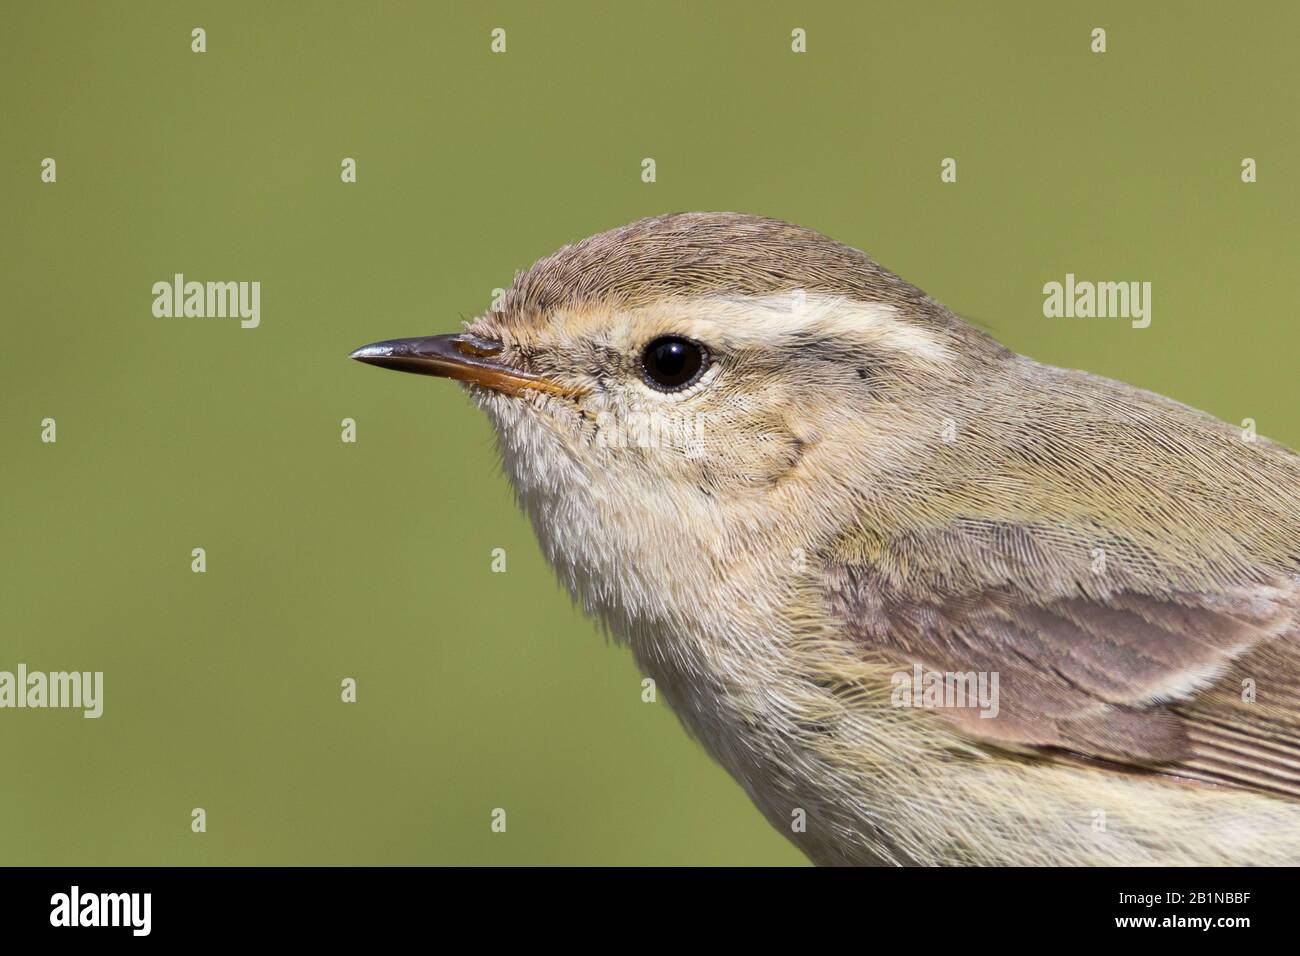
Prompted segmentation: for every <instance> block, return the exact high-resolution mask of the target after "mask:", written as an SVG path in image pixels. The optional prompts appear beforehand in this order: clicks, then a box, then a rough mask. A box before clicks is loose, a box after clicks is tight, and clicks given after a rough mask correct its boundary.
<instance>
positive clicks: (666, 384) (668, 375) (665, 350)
mask: <svg viewBox="0 0 1300 956" xmlns="http://www.w3.org/2000/svg"><path fill="white" fill-rule="evenodd" d="M708 365H709V353H708V351H707V350H706V349H705V348H704V346H703V345H701V344H700V343H699V342H692V341H691V340H690V339H684V338H682V337H680V336H677V335H665V336H662V337H661V338H657V339H655V340H654V341H653V342H651V343H650V344H649V345H647V346H646V347H645V351H644V352H642V353H641V369H642V371H643V372H644V373H645V380H646V384H648V385H649V386H650V387H651V388H657V389H659V390H660V391H661V392H676V391H678V390H680V389H683V388H685V387H686V386H688V385H693V384H695V382H696V381H697V380H698V379H699V377H700V376H701V375H703V374H704V370H705V369H706V368H708Z"/></svg>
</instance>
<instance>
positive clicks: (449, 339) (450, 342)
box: [348, 333, 582, 396]
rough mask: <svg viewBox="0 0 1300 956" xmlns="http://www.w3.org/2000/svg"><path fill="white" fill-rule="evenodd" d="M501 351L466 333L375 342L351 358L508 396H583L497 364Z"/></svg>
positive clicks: (529, 373) (491, 344) (574, 389)
mask: <svg viewBox="0 0 1300 956" xmlns="http://www.w3.org/2000/svg"><path fill="white" fill-rule="evenodd" d="M501 350H502V347H501V343H500V342H492V341H489V340H487V339H481V338H478V337H477V336H473V335H469V334H465V333H462V334H460V335H430V336H427V337H425V338H416V339H389V340H388V341H387V342H375V343H373V344H371V345H363V346H361V348H359V349H357V350H356V351H355V352H353V353H352V354H351V355H349V356H348V358H354V359H356V360H357V361H358V362H365V363H366V364H367V365H378V366H379V367H380V368H391V369H396V370H397V371H399V372H416V373H417V374H420V375H438V376H441V377H442V378H454V379H456V380H457V381H460V382H470V383H471V384H474V385H481V386H483V387H484V388H490V389H492V390H494V391H497V392H505V393H506V394H507V395H522V394H524V393H525V392H528V391H535V392H547V393H550V394H552V395H568V396H573V395H578V394H580V393H581V391H582V390H581V389H577V388H574V387H572V386H569V385H564V384H562V383H560V382H556V381H554V380H553V379H548V378H543V377H542V376H540V375H534V374H533V373H531V372H525V371H522V370H520V369H515V368H511V367H510V366H509V365H505V364H504V363H502V362H498V361H496V357H497V356H498V355H500V354H501Z"/></svg>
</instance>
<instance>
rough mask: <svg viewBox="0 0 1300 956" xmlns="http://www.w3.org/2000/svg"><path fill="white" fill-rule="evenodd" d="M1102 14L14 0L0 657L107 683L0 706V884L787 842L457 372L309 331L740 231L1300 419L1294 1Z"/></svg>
mask: <svg viewBox="0 0 1300 956" xmlns="http://www.w3.org/2000/svg"><path fill="white" fill-rule="evenodd" d="M1133 6H1134V5H1133V4H1130V3H1118V2H1117V3H1087V4H1044V3H1037V2H1036V3H1014V4H1013V3H1003V4H995V5H986V4H974V3H969V2H951V3H916V2H890V3H871V4H865V3H848V2H845V3H837V4H818V3H811V4H810V3H799V4H778V3H743V4H742V3H731V4H708V5H705V4H699V3H688V2H677V3H654V4H618V5H611V4H604V3H601V4H596V3H592V4H577V3H545V4H539V3H463V4H448V3H440V4H418V5H417V4H390V3H330V4H326V3H314V4H305V3H288V2H281V3H265V2H257V3H227V2H222V3H217V2H212V3H173V2H165V3H164V2H151V3H134V2H133V3H125V2H119V3H100V2H82V3H59V2H45V3H35V2H29V0H14V2H9V3H6V5H5V12H4V26H3V30H2V31H0V52H2V53H3V56H2V57H0V97H3V102H2V105H3V110H2V111H0V115H2V116H3V143H4V149H3V151H0V213H2V214H3V226H4V228H3V238H2V239H0V243H2V246H0V251H2V252H3V257H2V258H3V282H4V287H3V299H2V300H0V301H2V303H3V304H2V305H0V309H2V310H3V312H2V314H3V333H4V341H3V345H2V346H0V388H2V389H3V402H2V403H0V456H2V457H0V464H2V474H3V478H2V481H3V496H2V499H0V541H2V542H3V559H4V573H3V582H2V583H0V588H3V591H2V593H0V669H5V670H14V669H15V668H16V667H17V664H18V663H19V662H23V663H26V664H27V665H28V667H29V668H32V669H42V670H64V669H76V670H102V671H104V672H105V705H104V706H105V711H104V716H103V717H102V718H101V719H99V720H85V719H82V717H81V716H80V715H79V714H78V713H76V712H71V711H57V710H45V711H33V710H24V711H15V710H5V711H0V863H5V864H42V863H51V864H151V863H169V864H291V863H303V864H336V863H338V864H343V863H356V864H426V863H427V864H442V863H450V864H481V863H521V864H540V863H564V864H583V863H602V864H639V863H654V864H715V863H735V864H785V863H799V862H802V857H801V856H800V855H799V854H798V853H797V852H796V851H795V850H794V849H793V848H792V847H791V846H790V845H789V844H788V843H786V841H785V840H784V838H783V837H782V836H781V835H780V834H778V833H776V832H775V831H773V830H771V829H770V828H769V827H768V826H767V825H766V824H765V823H764V822H763V821H762V819H761V818H760V817H759V815H758V814H757V812H756V811H755V810H754V809H753V808H752V807H751V806H750V804H749V802H748V800H747V798H746V797H745V796H744V795H743V793H742V792H741V790H740V789H739V788H738V787H737V786H736V785H735V784H733V783H732V782H731V781H730V779H729V778H728V777H727V776H726V775H725V774H724V773H723V772H722V771H721V770H719V769H718V768H717V767H715V766H713V765H712V763H711V762H710V761H709V760H708V758H706V757H705V755H704V754H703V752H702V751H701V750H700V749H699V747H698V746H697V745H696V744H694V743H693V742H692V741H690V740H689V739H688V738H687V737H686V735H685V733H684V732H683V731H682V730H681V728H680V727H679V726H678V724H677V722H676V720H675V719H674V718H673V716H672V715H671V714H670V713H669V712H668V711H667V709H666V708H665V706H664V705H663V704H662V703H658V704H646V703H642V701H641V697H640V692H641V687H640V675H639V674H638V673H637V671H636V669H635V667H634V666H633V664H632V662H631V659H630V657H629V655H628V653H627V651H626V650H625V649H622V648H618V647H614V646H612V645H609V644H607V643H605V642H604V640H603V639H602V638H601V637H600V635H599V634H598V632H597V630H596V629H595V627H594V626H593V625H592V624H591V623H589V622H587V621H585V620H584V619H583V618H582V616H581V615H580V614H579V613H578V612H576V611H575V610H574V609H573V608H572V607H571V605H570V602H569V599H568V598H567V597H566V596H565V595H564V594H563V593H562V592H561V591H560V590H559V588H558V586H557V585H556V584H555V582H554V580H553V578H552V575H551V572H550V570H549V569H548V568H547V567H546V565H545V563H544V561H543V559H542V558H541V555H540V553H539V551H538V549H537V546H536V544H535V543H534V541H533V538H532V535H531V532H530V529H529V528H528V526H527V524H526V522H525V521H524V519H523V518H522V517H521V515H520V514H519V513H518V512H517V511H516V509H515V507H514V505H513V502H512V499H511V496H510V493H509V490H508V488H507V486H506V484H505V482H504V479H503V478H502V477H501V476H500V475H499V474H498V472H497V469H496V465H495V461H494V453H493V450H492V445H491V437H490V434H489V431H488V427H487V423H486V421H485V420H484V419H482V418H480V417H479V415H478V414H477V413H476V412H475V411H474V410H473V409H472V407H471V406H470V404H469V402H468V400H467V399H466V398H465V397H464V396H463V395H462V394H461V393H460V391H459V390H458V389H456V388H454V387H453V386H451V385H449V384H447V383H444V382H438V381H435V380H431V379H425V378H420V377H415V376H401V375H393V374H387V373H383V374H381V373H379V372H377V371H376V370H374V369H371V368H366V367H364V366H361V365H358V364H356V363H353V362H349V361H347V359H346V358H345V356H346V354H347V353H348V351H349V350H350V349H352V348H354V347H355V346H358V345H361V344H362V343H365V342H369V341H372V340H375V339H381V338H390V337H395V336H400V335H415V334H423V333H432V332H440V331H452V330H455V329H456V328H457V327H458V321H459V320H460V319H462V318H466V317H469V316H471V315H473V314H475V313H477V312H479V311H481V310H482V309H484V308H486V306H487V305H488V302H489V299H490V296H491V290H492V289H493V288H494V287H499V286H505V285H508V284H509V282H510V279H511V277H512V275H513V273H514V271H515V270H517V269H521V268H523V267H526V266H527V265H528V264H529V263H530V262H532V260H533V259H535V258H536V257H537V256H539V255H542V254H544V253H547V252H549V251H551V250H552V249H554V248H556V247H557V246H559V245H561V244H562V243H565V242H569V241H573V240H575V239H578V238H580V237H582V236H584V235H587V234H589V233H592V232H596V231H599V230H602V229H605V228H608V227H612V226H616V225H619V224H621V223H624V222H626V221H629V220H631V219H634V218H637V217H640V216H644V215H649V214H654V213H661V212H669V211H678V210H693V209H734V210H741V211H747V212H757V213H764V214H768V215H773V216H777V217H781V218H785V219H789V220H793V221H795V222H799V223H802V224H805V225H809V226H813V227H815V228H817V229H820V230H821V231H823V232H826V233H828V234H830V235H832V236H834V237H836V238H838V239H841V240H844V241H846V242H848V243H850V244H852V245H856V246H858V247H860V248H863V249H865V250H867V251H868V252H869V253H871V254H872V255H874V256H875V257H876V258H877V259H878V260H880V261H881V262H882V263H884V264H885V265H886V266H888V267H890V268H892V269H893V270H894V271H896V272H899V273H900V274H901V275H903V276H904V277H906V278H907V279H909V280H910V281H912V282H914V283H916V284H918V285H920V286H921V287H922V288H924V289H926V290H927V291H928V292H930V293H931V294H932V295H934V296H935V297H937V298H939V299H940V300H942V301H944V302H945V303H946V304H948V305H949V306H950V307H951V308H953V309H955V310H956V311H958V312H960V313H963V314H965V315H967V316H970V317H972V318H974V319H976V320H978V321H980V322H981V323H982V324H984V325H986V326H988V327H990V328H991V329H992V331H993V332H994V333H995V334H996V335H997V336H998V337H999V338H1001V339H1002V340H1003V341H1004V342H1006V343H1007V344H1008V345H1010V346H1011V347H1013V348H1015V349H1017V350H1018V351H1022V352H1025V353H1028V354H1029V355H1032V356H1034V357H1035V358H1038V359H1041V360H1044V361H1047V362H1051V363H1053V364H1058V365H1067V366H1073V367H1082V368H1087V369H1090V370H1092V371H1095V372H1098V373H1102V374H1105V375H1109V376H1113V377H1116V378H1121V379H1125V380H1127V381H1130V382H1134V383H1137V384H1140V385H1142V386H1145V387H1148V388H1152V389H1155V390H1157V391H1160V392H1164V393H1167V394H1169V395H1172V396H1174V397H1176V398H1178V399H1180V400H1182V401H1185V402H1187V403H1190V404H1193V405H1196V406H1200V407H1202V408H1205V409H1207V410H1209V411H1212V412H1213V413H1215V414H1217V415H1219V416H1221V417H1223V418H1225V419H1227V420H1230V421H1234V422H1238V421H1240V420H1242V419H1243V418H1246V417H1251V418H1254V419H1256V420H1257V422H1258V427H1259V430H1260V432H1261V433H1262V434H1265V435H1268V436H1271V437H1273V438H1276V439H1278V440H1280V441H1282V442H1285V443H1287V444H1289V445H1292V446H1296V445H1300V409H1297V406H1296V402H1295V398H1296V381H1295V366H1296V362H1295V355H1296V347H1297V344H1298V343H1300V332H1297V329H1296V292H1295V290H1294V289H1293V288H1292V287H1291V283H1292V281H1293V272H1294V268H1295V265H1296V263H1297V261H1298V260H1300V256H1298V253H1300V239H1298V238H1297V233H1296V228H1295V227H1296V212H1297V210H1298V209H1300V187H1298V186H1297V183H1298V181H1300V174H1298V173H1300V171H1298V170H1297V161H1298V159H1300V129H1298V128H1297V123H1296V116H1297V114H1298V113H1300V110H1298V109H1297V107H1298V106H1300V103H1298V102H1297V99H1298V97H1297V67H1296V63H1295V58H1294V42H1295V37H1296V36H1297V35H1298V34H1300V13H1297V8H1296V7H1295V5H1290V4H1279V3H1261V4H1238V5H1234V6H1233V7H1232V8H1231V10H1229V9H1228V8H1225V7H1223V6H1222V5H1219V4H1210V3H1203V4H1154V3H1150V4H1145V5H1143V6H1144V7H1145V9H1133ZM196 26H201V27H203V28H204V29H205V30H206V31H207V46H208V49H207V52H206V53H203V54H195V53H192V52H191V50H190V43H191V39H190V31H191V30H192V29H193V28H194V27H196ZM1097 26H1101V27H1104V28H1105V29H1106V30H1107V33H1108V47H1109V49H1108V52H1106V53H1105V54H1101V55H1096V54H1093V53H1091V52H1090V49H1089V46H1090V36H1089V34H1090V31H1091V29H1092V28H1093V27H1097ZM494 27H503V28H504V29H505V30H506V31H507V52H506V53H504V54H496V55H494V54H492V53H491V52H490V51H489V41H490V38H489V32H490V31H491V30H492V28H494ZM795 27H802V28H804V29H805V30H806V31H807V37H808V52H807V53H806V54H795V53H792V52H791V50H790V43H791V38H790V34H791V30H792V29H793V28H795ZM47 156H48V157H53V158H55V159H56V160H57V164H58V167H57V169H58V181H57V183H54V184H44V183H42V182H41V181H40V163H41V160H42V159H43V158H44V157H47ZM946 156H951V157H954V158H956V159H957V162H958V181H957V182H956V183H955V184H942V183H941V182H940V181H939V163H940V160H941V159H942V158H943V157H946ZM1246 156H1250V157H1254V158H1255V159H1256V160H1257V161H1258V166H1259V182H1258V183H1255V184H1251V185H1247V184H1243V183H1242V182H1241V179H1240V164H1241V160H1242V158H1243V157H1246ZM343 157H354V158H355V159H356V160H357V163H358V181H357V182H356V183H355V184H350V185H345V184H343V183H342V182H340V176H339V173H340V161H341V160H342V158H343ZM644 157H653V158H654V159H655V160H656V162H657V165H658V181H657V182H656V183H653V184H646V183H643V182H642V181H641V177H640V172H641V160H642V158H644ZM176 272H183V273H185V275H186V277H187V278H190V279H197V280H199V281H206V280H259V281H260V282H261V283H262V303H261V308H262V320H261V327H260V328H257V329H255V330H244V329H241V328H239V326H238V323H237V322H236V321H234V320H229V319H228V320H205V319H159V318H154V317H153V315H152V314H151V305H152V301H153V296H152V293H151V291H150V289H151V286H152V284H153V283H154V282H156V281H159V280H170V277H171V276H172V275H173V274H174V273H176ZM1066 272H1073V273H1075V274H1076V275H1077V276H1078V277H1079V278H1081V279H1096V280H1102V279H1107V280H1144V281H1150V282H1152V284H1153V293H1152V307H1153V321H1152V324H1151V327H1150V328H1148V329H1144V330H1134V329H1132V328H1130V327H1129V324H1128V323H1127V322H1125V321H1114V320H1102V319H1091V320H1087V319H1083V320H1079V319H1076V320H1067V319H1046V318H1044V317H1043V315H1042V301H1043V296H1042V292H1041V289H1042V286H1043V283H1045V282H1048V281H1052V280H1056V281H1060V280H1062V279H1063V277H1064V275H1065V273H1066ZM47 416H50V417H54V418H56V419H57V422H58V442H57V444H54V445H47V444H42V443H41V441H40V422H41V420H42V419H43V418H45V417H47ZM345 417H351V418H354V419H356V421H357V427H358V441H357V443H356V444H355V445H349V444H344V443H343V442H342V441H341V440H340V420H341V419H343V418H345ZM195 547H203V548H206V550H207V556H208V571H207V573H205V574H195V573H192V572H191V570H190V561H191V558H190V552H191V549H192V548H195ZM493 548H505V549H506V552H507V555H508V571H507V572H506V573H505V574H494V573H492V572H491V570H490V560H491V558H490V554H491V551H492V549H493ZM348 676H351V677H355V678H356V679H357V681H358V694H359V700H358V702H357V703H356V704H354V705H349V704H344V703H341V702H340V681H341V680H342V679H343V678H344V677H348ZM194 807H203V808H205V810H206V811H207V814H208V832H206V833H203V834H194V833H191V831H190V811H191V809H192V808H194ZM495 807H502V808H505V809H506V811H507V813H508V829H507V832H506V833H504V834H500V833H493V832H491V829H490V826H489V824H490V814H491V811H492V809H493V808H495Z"/></svg>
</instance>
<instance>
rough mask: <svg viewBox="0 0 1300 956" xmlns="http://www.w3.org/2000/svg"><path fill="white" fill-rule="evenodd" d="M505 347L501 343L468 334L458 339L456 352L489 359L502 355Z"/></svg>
mask: <svg viewBox="0 0 1300 956" xmlns="http://www.w3.org/2000/svg"><path fill="white" fill-rule="evenodd" d="M502 348H503V346H502V345H501V343H500V342H495V341H493V340H492V339H481V338H479V337H478V336H477V335H470V334H468V333H466V334H465V335H462V336H460V337H459V338H457V339H456V350H457V351H458V352H461V353H462V354H464V355H473V356H475V357H477V358H488V357H491V356H493V355H500V354H501V351H502Z"/></svg>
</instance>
